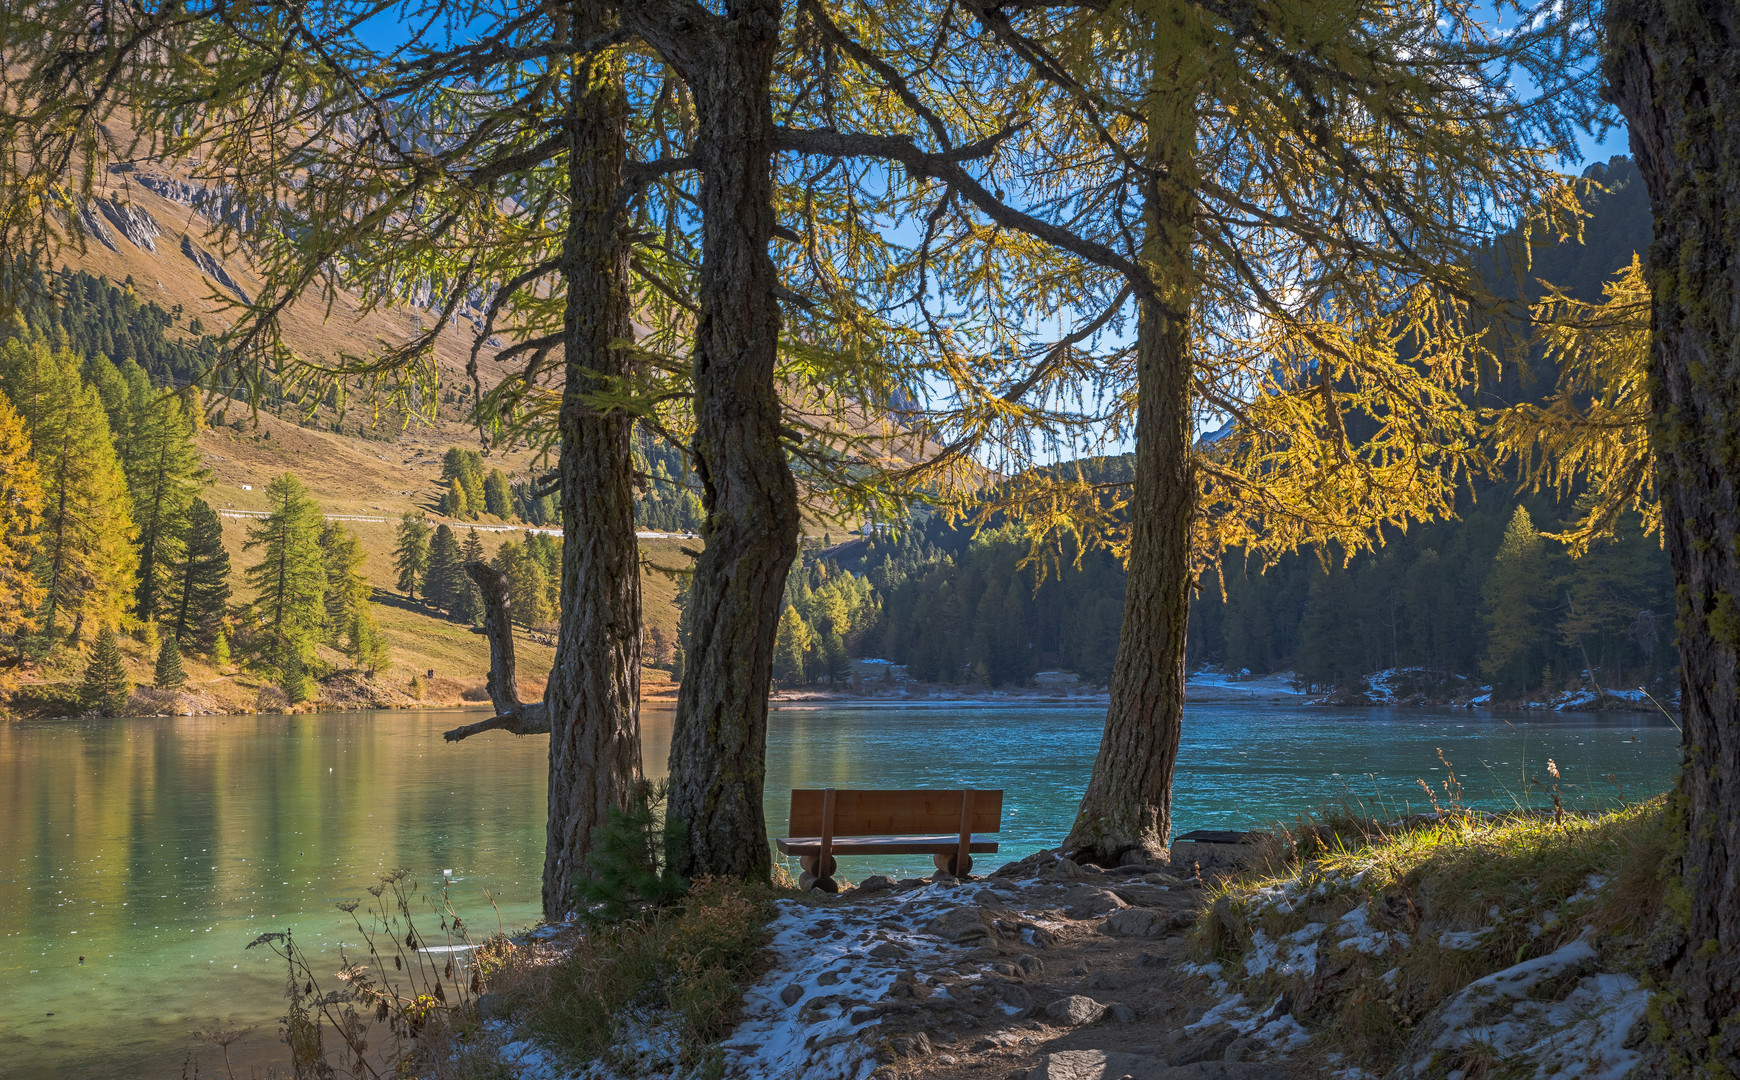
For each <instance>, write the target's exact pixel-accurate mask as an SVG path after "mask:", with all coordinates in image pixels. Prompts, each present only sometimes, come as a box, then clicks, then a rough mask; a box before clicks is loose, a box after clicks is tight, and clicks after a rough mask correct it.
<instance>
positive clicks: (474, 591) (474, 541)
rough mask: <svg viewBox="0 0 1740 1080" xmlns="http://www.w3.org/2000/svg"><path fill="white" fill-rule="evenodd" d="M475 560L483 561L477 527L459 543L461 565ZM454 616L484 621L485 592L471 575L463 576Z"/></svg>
mask: <svg viewBox="0 0 1740 1080" xmlns="http://www.w3.org/2000/svg"><path fill="white" fill-rule="evenodd" d="M495 475H499V474H495ZM474 562H483V538H482V537H480V536H478V535H477V530H476V529H467V530H465V540H464V542H462V543H461V544H460V545H459V565H460V567H461V568H462V569H463V568H464V567H466V566H469V565H471V564H472V563H474ZM453 617H454V618H455V619H458V620H459V621H460V622H462V623H465V624H467V625H470V626H477V625H481V624H482V622H483V594H482V593H481V592H480V591H478V588H477V583H476V582H475V581H472V580H471V577H470V575H464V576H462V578H461V581H460V588H459V596H458V598H457V599H456V600H455V601H454V604H453Z"/></svg>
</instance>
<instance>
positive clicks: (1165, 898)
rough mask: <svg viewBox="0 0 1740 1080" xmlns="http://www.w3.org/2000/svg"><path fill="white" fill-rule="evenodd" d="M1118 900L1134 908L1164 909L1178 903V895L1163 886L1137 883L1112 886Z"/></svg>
mask: <svg viewBox="0 0 1740 1080" xmlns="http://www.w3.org/2000/svg"><path fill="white" fill-rule="evenodd" d="M1112 892H1114V893H1116V894H1117V897H1118V899H1119V900H1122V901H1123V902H1124V903H1126V904H1130V905H1132V906H1134V907H1165V906H1166V905H1168V904H1173V903H1176V902H1178V900H1179V899H1180V895H1181V894H1179V893H1175V892H1173V891H1172V890H1171V889H1170V888H1169V887H1167V886H1165V885H1144V884H1142V883H1141V882H1138V881H1132V882H1125V883H1123V884H1119V885H1113V886H1112Z"/></svg>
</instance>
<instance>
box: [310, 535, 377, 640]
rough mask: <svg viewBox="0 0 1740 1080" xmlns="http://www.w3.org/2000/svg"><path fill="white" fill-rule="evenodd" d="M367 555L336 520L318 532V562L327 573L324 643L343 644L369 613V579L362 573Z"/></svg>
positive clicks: (324, 602)
mask: <svg viewBox="0 0 1740 1080" xmlns="http://www.w3.org/2000/svg"><path fill="white" fill-rule="evenodd" d="M367 559H368V555H367V553H366V552H364V551H363V547H362V541H361V540H359V539H357V535H356V533H353V532H351V531H350V530H349V529H347V528H345V527H344V526H343V525H341V524H339V523H338V522H336V521H328V522H327V523H326V524H325V525H323V526H322V527H321V530H320V561H321V565H322V567H323V569H324V570H325V573H326V588H325V590H324V596H323V598H322V602H321V603H322V606H323V607H324V608H325V609H326V640H327V641H328V642H329V643H331V644H334V645H336V644H338V643H340V642H342V641H343V640H344V638H345V635H346V634H348V633H349V632H350V628H351V624H352V623H353V622H355V621H356V618H357V616H358V615H367V614H368V603H369V579H368V578H367V577H366V576H364V574H363V572H362V566H363V563H364V562H365V561H366V560H367Z"/></svg>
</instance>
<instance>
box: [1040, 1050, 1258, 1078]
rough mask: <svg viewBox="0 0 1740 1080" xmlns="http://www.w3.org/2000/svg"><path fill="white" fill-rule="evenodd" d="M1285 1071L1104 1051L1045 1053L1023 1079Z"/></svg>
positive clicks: (1221, 1075) (1249, 1074)
mask: <svg viewBox="0 0 1740 1080" xmlns="http://www.w3.org/2000/svg"><path fill="white" fill-rule="evenodd" d="M1287 1075H1288V1074H1287V1070H1286V1069H1284V1068H1282V1067H1281V1066H1278V1065H1270V1064H1266V1063H1259V1062H1254V1061H1203V1062H1198V1063H1196V1064H1194V1065H1185V1066H1183V1067H1182V1068H1178V1067H1168V1066H1167V1064H1166V1063H1165V1062H1163V1061H1161V1060H1160V1059H1159V1058H1154V1057H1148V1056H1146V1055H1144V1054H1123V1053H1118V1052H1115V1051H1106V1050H1061V1051H1058V1052H1056V1053H1052V1054H1046V1055H1045V1057H1044V1058H1043V1059H1041V1061H1040V1063H1039V1065H1038V1066H1036V1067H1035V1068H1033V1069H1032V1070H1030V1071H1029V1072H1028V1073H1027V1080H1123V1078H1125V1077H1128V1078H1129V1080H1282V1078H1284V1077H1286V1076H1287Z"/></svg>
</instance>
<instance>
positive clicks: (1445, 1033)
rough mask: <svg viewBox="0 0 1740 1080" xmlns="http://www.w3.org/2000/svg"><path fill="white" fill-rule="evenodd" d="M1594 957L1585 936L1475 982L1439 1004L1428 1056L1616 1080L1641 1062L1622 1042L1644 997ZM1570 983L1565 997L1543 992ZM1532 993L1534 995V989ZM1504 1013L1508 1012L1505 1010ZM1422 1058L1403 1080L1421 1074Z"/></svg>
mask: <svg viewBox="0 0 1740 1080" xmlns="http://www.w3.org/2000/svg"><path fill="white" fill-rule="evenodd" d="M1599 961H1600V957H1599V955H1598V954H1597V953H1596V951H1595V949H1594V947H1593V946H1591V945H1590V943H1589V935H1588V934H1585V935H1584V936H1582V937H1579V938H1578V939H1577V940H1575V941H1573V942H1571V943H1570V944H1568V945H1565V946H1563V947H1562V948H1560V949H1558V950H1556V951H1554V952H1551V953H1548V954H1547V955H1545V956H1539V957H1536V958H1535V959H1533V960H1525V961H1523V962H1522V963H1520V964H1516V965H1513V966H1511V967H1508V968H1505V969H1504V970H1503V971H1495V972H1493V973H1492V974H1491V975H1487V976H1485V977H1484V978H1480V979H1476V980H1475V981H1474V982H1472V983H1470V984H1468V985H1467V986H1466V987H1464V988H1462V989H1461V990H1459V991H1457V992H1456V993H1455V994H1454V995H1452V996H1451V997H1450V998H1449V1000H1447V1001H1445V1003H1444V1005H1443V1006H1442V1008H1441V1009H1440V1011H1439V1015H1438V1023H1439V1024H1440V1025H1442V1031H1441V1032H1440V1033H1439V1034H1438V1035H1437V1037H1436V1038H1434V1039H1433V1040H1432V1042H1431V1047H1430V1048H1431V1049H1432V1050H1436V1051H1456V1050H1466V1049H1484V1050H1490V1051H1491V1053H1492V1054H1493V1056H1494V1057H1495V1058H1497V1059H1500V1060H1507V1059H1515V1058H1521V1059H1523V1060H1526V1061H1531V1062H1533V1063H1534V1066H1535V1070H1534V1075H1535V1076H1536V1077H1540V1078H1542V1080H1545V1078H1546V1077H1562V1078H1566V1080H1573V1078H1575V1080H1620V1078H1621V1077H1623V1076H1625V1074H1626V1073H1627V1072H1629V1071H1630V1070H1631V1069H1632V1067H1633V1066H1635V1065H1636V1064H1637V1063H1638V1062H1639V1061H1640V1060H1642V1055H1641V1054H1640V1053H1639V1052H1638V1051H1636V1050H1628V1049H1626V1047H1625V1041H1626V1037H1627V1036H1628V1035H1629V1034H1630V1032H1631V1029H1632V1028H1633V1026H1635V1025H1636V1024H1637V1022H1638V1021H1639V1020H1641V1019H1642V1018H1643V1016H1644V1014H1645V1013H1646V1012H1647V1011H1648V1008H1649V996H1650V995H1649V992H1648V991H1646V990H1644V989H1642V988H1641V987H1640V986H1639V985H1638V982H1637V980H1636V979H1634V978H1632V977H1631V976H1629V975H1618V974H1613V973H1609V972H1601V971H1595V970H1594V968H1595V967H1596V966H1597V965H1598V963H1599ZM1568 978H1575V979H1576V980H1577V981H1576V983H1575V985H1574V986H1573V987H1572V988H1571V990H1570V992H1569V993H1568V994H1565V995H1564V996H1563V997H1558V996H1557V995H1556V994H1553V993H1549V992H1543V991H1545V990H1546V989H1547V985H1546V984H1550V983H1553V982H1556V981H1560V980H1565V979H1568ZM1537 988H1539V989H1537ZM1507 1006H1508V1007H1507ZM1429 1061H1430V1056H1427V1057H1424V1058H1422V1059H1421V1060H1419V1061H1416V1062H1414V1064H1413V1066H1412V1069H1411V1075H1414V1076H1424V1075H1425V1074H1426V1071H1427V1068H1428V1064H1429Z"/></svg>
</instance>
